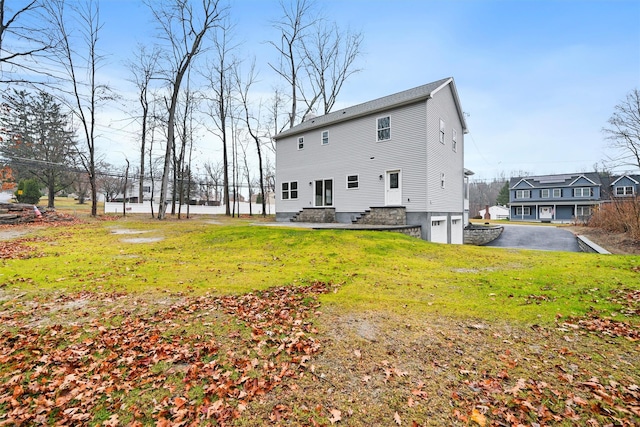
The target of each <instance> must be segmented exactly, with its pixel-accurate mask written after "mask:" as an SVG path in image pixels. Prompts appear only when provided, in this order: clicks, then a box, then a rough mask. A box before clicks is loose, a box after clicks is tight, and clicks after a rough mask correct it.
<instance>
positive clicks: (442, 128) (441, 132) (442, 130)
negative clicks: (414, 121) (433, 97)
mask: <svg viewBox="0 0 640 427" xmlns="http://www.w3.org/2000/svg"><path fill="white" fill-rule="evenodd" d="M440 142H441V143H443V144H444V120H442V119H440Z"/></svg>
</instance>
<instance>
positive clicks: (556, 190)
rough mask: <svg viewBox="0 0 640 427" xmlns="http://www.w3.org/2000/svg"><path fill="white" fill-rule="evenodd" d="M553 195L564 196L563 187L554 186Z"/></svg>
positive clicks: (556, 196)
mask: <svg viewBox="0 0 640 427" xmlns="http://www.w3.org/2000/svg"><path fill="white" fill-rule="evenodd" d="M553 197H554V198H559V197H562V189H561V188H554V189H553Z"/></svg>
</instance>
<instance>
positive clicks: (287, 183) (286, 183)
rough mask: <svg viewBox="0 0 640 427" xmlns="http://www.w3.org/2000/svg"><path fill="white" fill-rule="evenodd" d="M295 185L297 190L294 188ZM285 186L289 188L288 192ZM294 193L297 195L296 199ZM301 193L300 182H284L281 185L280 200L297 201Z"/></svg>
mask: <svg viewBox="0 0 640 427" xmlns="http://www.w3.org/2000/svg"><path fill="white" fill-rule="evenodd" d="M293 184H295V186H296V188H295V190H294V189H293V188H292V187H293ZM285 185H286V186H287V189H286V190H285V189H284V186H285ZM294 191H295V193H296V196H295V197H293V195H292V193H293V192H294ZM299 191H300V189H299V188H298V181H284V182H282V183H281V184H280V200H297V199H298V192H299ZM285 193H286V194H287V197H284V195H285Z"/></svg>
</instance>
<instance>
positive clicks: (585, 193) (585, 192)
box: [573, 187, 593, 197]
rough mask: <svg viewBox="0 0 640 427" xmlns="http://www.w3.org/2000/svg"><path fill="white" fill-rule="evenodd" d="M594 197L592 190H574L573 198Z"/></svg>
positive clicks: (587, 188)
mask: <svg viewBox="0 0 640 427" xmlns="http://www.w3.org/2000/svg"><path fill="white" fill-rule="evenodd" d="M592 195H593V194H592V193H591V188H589V187H582V188H574V189H573V197H591V196H592Z"/></svg>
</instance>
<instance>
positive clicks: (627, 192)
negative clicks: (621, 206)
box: [616, 185, 633, 196]
mask: <svg viewBox="0 0 640 427" xmlns="http://www.w3.org/2000/svg"><path fill="white" fill-rule="evenodd" d="M616 196H633V187H632V186H630V185H628V186H627V185H625V186H624V187H622V186H620V187H616Z"/></svg>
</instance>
